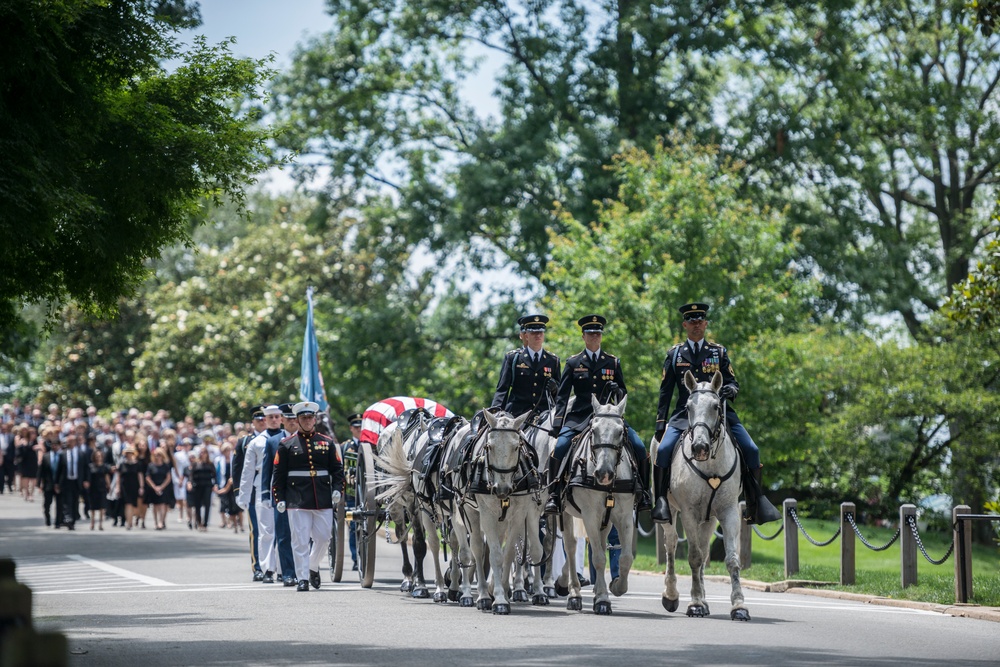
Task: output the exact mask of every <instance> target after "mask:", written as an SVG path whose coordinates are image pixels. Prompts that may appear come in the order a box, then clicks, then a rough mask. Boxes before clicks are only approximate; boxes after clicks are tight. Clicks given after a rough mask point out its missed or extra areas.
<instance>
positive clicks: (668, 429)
mask: <svg viewBox="0 0 1000 667" xmlns="http://www.w3.org/2000/svg"><path fill="white" fill-rule="evenodd" d="M708 309H709V305H708V304H706V303H688V304H684V305H683V306H681V307H680V308H679V310H680V313H681V315H682V316H683V318H684V321H685V322H688V323H700V322H702V321H704V320H706V317H707V315H708ZM686 326H687V325H686ZM688 371H691V373H692V374H693V375H694V377H695V380H697V381H698V382H711V381H712V377H713V376H714V375H715V372H716V371H718V372H720V373H721V374H722V388H721V389H720V390H719V395H720V396H722V397H723V398H725V399H728V400H727V401H726V423H727V425H728V427H729V432H730V433H731V434H732V436H733V439H734V440H736V444H737V445H738V446H739V448H740V452H741V453H742V456H743V465H744V466H745V468H746V469H747V470H748V471H749V472H750V474H751V479H747V478H746V476H744V483H743V486H744V490H745V492H746V496H747V517H746V518H747V521H748V522H749V523H764V522H765V521H772V520H774V519H773V518H769V517H770V516H771V514H770V511H766V512H762V516H760V517H758V516H757V501H758V497H760V496H761V494H760V491H759V484H760V467H761V464H760V450H759V449H758V448H757V445H756V443H754V441H753V439H752V438H751V437H750V434H749V433H747V430H746V428H744V426H743V424H742V423H741V422H740V418H739V416H737V414H736V410H735V409H734V408H733V403H732V400H733V399H735V398H736V395H737V394H738V393H739V390H740V385H739V383H738V382H737V381H736V375H735V373H734V372H733V364H732V362H731V361H730V360H729V353H728V351H727V350H726V348H725V347H724V346H722V345H719V344H718V343H713V342H710V341H708V340H705V339H704V338H702V339H701V340H699V341H692V340H691V339H690V338H689V339H688V340H687V341H685V342H683V343H678V344H677V345H675V346H673V347H672V348H670V350H669V351H668V352H667V356H666V358H665V359H664V360H663V374H662V377H661V380H660V400H659V404H658V406H657V409H656V437H655V439H656V440H657V441H659V443H660V444H659V446H658V447H657V450H656V469H655V472H654V487H655V494H656V497H657V503H656V508H654V511H653V519H654V520H655V521H660V522H669V521H670V519H671V517H670V511H669V505H668V503H667V491H668V490H669V485H670V466H671V461H673V456H674V449H675V447H676V445H677V442H678V441H679V440H680V438H681V435H683V433H684V431H685V430H687V428H688V417H687V401H688V396H689V395H690V394H689V392H688V389H687V387H686V386H685V385H684V374H685V373H687V372H688ZM675 389H676V390H677V402H676V403H675V405H674V410H673V412H672V413H670V415H669V417H668V414H667V413H668V411H669V410H670V401H671V399H672V398H673V394H674V390H675ZM754 484H757V485H758V486H757V488H754ZM764 500H765V502H766V499H764ZM766 504H767V505H770V503H766ZM762 509H766V508H763V507H762ZM770 510H774V508H773V507H771V508H770ZM758 519H762V520H760V521H758Z"/></svg>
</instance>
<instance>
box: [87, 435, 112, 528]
mask: <svg viewBox="0 0 1000 667" xmlns="http://www.w3.org/2000/svg"><path fill="white" fill-rule="evenodd" d="M110 485H111V466H109V465H108V464H107V463H105V462H104V452H103V451H101V450H100V449H95V450H94V453H93V454H92V455H91V457H90V486H89V487H88V488H87V494H88V495H89V496H90V529H91V530H93V529H94V519H97V528H98V530H104V508H105V507H106V506H107V502H108V487H109V486H110Z"/></svg>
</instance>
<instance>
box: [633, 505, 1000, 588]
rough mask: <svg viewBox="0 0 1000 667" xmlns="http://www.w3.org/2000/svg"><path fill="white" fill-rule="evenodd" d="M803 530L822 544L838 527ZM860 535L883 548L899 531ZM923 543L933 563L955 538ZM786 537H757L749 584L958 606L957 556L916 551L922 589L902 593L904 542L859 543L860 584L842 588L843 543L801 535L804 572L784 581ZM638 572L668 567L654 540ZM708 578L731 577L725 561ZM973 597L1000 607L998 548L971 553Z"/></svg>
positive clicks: (643, 544) (771, 527) (642, 542)
mask: <svg viewBox="0 0 1000 667" xmlns="http://www.w3.org/2000/svg"><path fill="white" fill-rule="evenodd" d="M801 520H802V524H803V526H805V529H806V530H807V531H808V532H809V534H810V535H811V536H812V537H813V539H815V540H816V541H818V542H823V541H826V540H828V539H829V538H830V537H831V536H832V535H833V534H834V533H835V532H836V530H837V528H838V527H839V523H838V522H833V521H820V520H811V519H801ZM777 528H778V524H777V523H771V524H768V525H766V526H763V527H761V532H762V533H764V534H765V535H773V534H774V533H775V532H776V531H777ZM860 530H861V534H862V535H864V536H865V539H867V540H868V541H869V542H870V543H871V544H873V545H875V546H881V545H883V544H885V543H886V542H888V541H889V540H890V539H891V538H892V536H893V534H894V533H895V530H894V529H891V530H890V529H888V528H875V527H870V526H861V527H860ZM920 539H921V541H922V542H923V544H924V548H925V549H927V553H928V554H929V555H930V557H931V558H934V559H940V558H941V557H942V556H944V554H945V552H946V551H947V550H948V546H949V545H950V544H951V540H952V538H951V533H943V532H932V531H922V532H921V533H920ZM784 540H785V536H784V534H782V535H780V536H779V537H778V538H777V539H774V540H770V541H765V540H762V539H760V538H759V537H757V535H754V536H753V547H752V558H751V566H750V567H749V568H748V569H745V570H743V573H742V575H743V578H744V579H753V580H756V581H764V582H776V581H784V580H785V579H796V580H809V581H822V582H831V583H832V584H834V585H831V586H827V587H825V588H831V589H834V590H842V591H849V592H852V593H862V594H867V595H878V596H882V597H888V598H896V599H901V600H919V601H922V602H933V603H937V604H954V602H955V560H954V559H955V556H954V554H952V555H951V557H949V558H948V560H946V561H945V562H944V564H942V565H932V564H931V563H929V562H927V560H926V559H925V558H924V556H923V554H921V553H920V552H919V551H918V552H917V585H916V586H909V587H907V588H905V589H904V588H902V587H901V585H900V552H899V541H897V542H896V543H895V544H893V545H892V546H891V547H889V548H888V549H886V550H885V551H879V552H875V551H872V550H870V549H869V548H868V547H866V546H865V545H864V544H862V543H861V541H860V540H856V542H855V544H856V565H855V574H856V577H855V578H856V580H857V583H856V584H854V585H853V586H841V585H839V584H837V582H838V581H839V580H840V538H838V539H836V540H834V542H833V543H832V544H830V545H829V546H826V547H815V546H813V545H812V544H810V543H809V542H808V541H807V540H806V538H805V536H803V535H802V534H801V532H800V533H799V571H798V572H797V573H795V574H793V575H792V576H791V577H786V576H785V569H784V564H785V541H784ZM634 569H638V570H644V571H649V572H663V571H664V566H663V565H659V564H657V562H656V544H655V542H654V539H653V538H652V537H649V538H640V539H639V553H638V555H637V557H636V562H635V565H634ZM677 572H678V574H686V575H689V574H691V568H690V567H689V566H688V563H687V556H686V552H685V554H684V557H683V558H678V562H677ZM706 573H708V574H719V575H725V574H727V572H726V568H725V566H724V565H723V564H722V563H720V562H713V563H711V564H710V565H709V566H708V568H706ZM972 573H973V595H972V599H971V602H972V603H974V604H979V605H984V606H988V607H1000V549H998V548H997V547H996V546H992V547H991V546H989V545H973V553H972Z"/></svg>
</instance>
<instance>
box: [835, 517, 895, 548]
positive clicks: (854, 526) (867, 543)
mask: <svg viewBox="0 0 1000 667" xmlns="http://www.w3.org/2000/svg"><path fill="white" fill-rule="evenodd" d="M846 516H847V522H848V523H849V524H851V528H853V529H854V534H855V535H857V536H858V539H859V540H861V543H862V544H864V545H865V546H866V547H868V548H869V549H871V550H872V551H885V550H886V549H888V548H889V547H891V546H892V545H893V544H895V543H896V540H898V539H899V529H898V528H897V529H896V534H895V535H893V536H892V539H891V540H889V541H888V542H886V543H885V544H883V545H882V546H880V547H876V546H873V545H872V544H871V542H869V541H868V540H866V539H865V536H864V535H862V534H861V531H860V530H858V524H856V523H854V513H853V512H847V513H846Z"/></svg>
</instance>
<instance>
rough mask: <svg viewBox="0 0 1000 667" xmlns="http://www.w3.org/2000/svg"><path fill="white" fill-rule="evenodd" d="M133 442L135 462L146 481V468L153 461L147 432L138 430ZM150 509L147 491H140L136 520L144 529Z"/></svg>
mask: <svg viewBox="0 0 1000 667" xmlns="http://www.w3.org/2000/svg"><path fill="white" fill-rule="evenodd" d="M132 442H133V445H132V446H133V447H134V448H135V462H136V463H138V464H139V474H140V475H141V476H142V479H143V481H145V480H146V470H147V469H148V468H149V464H150V463H151V462H152V457H151V455H150V452H149V443H147V442H146V432H145V431H143V430H141V429H140V430H139V431H137V432H136V434H135V436H134V440H133V441H132ZM148 509H149V505H147V504H146V495H145V493H140V494H139V498H138V502H137V503H136V506H135V517H136V519H135V521H136V523H137V524H140V525H141V526H142V528H143V530H145V529H146V512H147V510H148Z"/></svg>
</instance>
